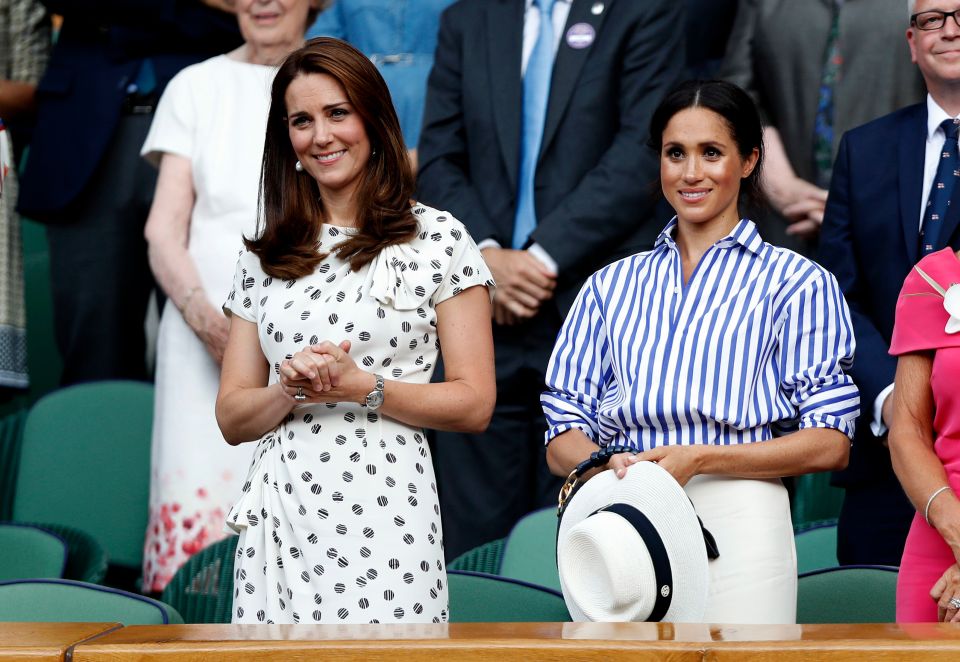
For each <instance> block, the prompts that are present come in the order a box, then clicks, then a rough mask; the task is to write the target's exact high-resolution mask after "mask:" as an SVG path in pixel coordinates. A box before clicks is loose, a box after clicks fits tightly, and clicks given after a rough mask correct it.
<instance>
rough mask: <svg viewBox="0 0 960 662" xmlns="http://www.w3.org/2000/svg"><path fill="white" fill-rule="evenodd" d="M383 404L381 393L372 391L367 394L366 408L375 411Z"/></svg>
mask: <svg viewBox="0 0 960 662" xmlns="http://www.w3.org/2000/svg"><path fill="white" fill-rule="evenodd" d="M382 404H383V391H372V392H371V393H368V394H367V407H368V408H370V409H377V408H379V407H380V405H382Z"/></svg>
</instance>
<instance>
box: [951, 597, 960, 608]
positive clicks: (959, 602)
mask: <svg viewBox="0 0 960 662" xmlns="http://www.w3.org/2000/svg"><path fill="white" fill-rule="evenodd" d="M950 607H951V608H952V609H960V598H957V597H953V598H950Z"/></svg>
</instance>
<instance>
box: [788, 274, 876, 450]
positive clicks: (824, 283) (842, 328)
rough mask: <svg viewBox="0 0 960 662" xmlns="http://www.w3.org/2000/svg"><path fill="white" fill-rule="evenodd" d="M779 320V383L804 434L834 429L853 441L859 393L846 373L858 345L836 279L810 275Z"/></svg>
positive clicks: (858, 408)
mask: <svg viewBox="0 0 960 662" xmlns="http://www.w3.org/2000/svg"><path fill="white" fill-rule="evenodd" d="M781 319H782V325H781V327H780V334H779V361H778V362H779V370H780V374H781V376H782V382H781V384H782V388H783V389H784V391H785V393H786V394H787V395H788V396H789V398H790V401H791V402H792V403H793V405H794V406H795V407H796V408H797V411H798V412H799V427H800V429H801V430H802V429H804V428H833V429H836V430H839V431H841V432H843V433H844V434H845V435H847V436H848V437H851V438H852V437H853V434H854V430H855V422H856V419H857V416H858V415H859V414H860V394H859V391H858V389H857V387H856V385H855V384H854V383H853V379H852V378H851V377H850V375H849V374H847V370H849V368H850V366H851V365H852V363H853V353H854V349H855V346H856V342H855V340H854V335H853V324H852V323H851V321H850V310H849V309H848V308H847V303H846V301H845V300H844V298H843V294H842V293H841V292H840V287H839V286H838V285H837V281H836V279H835V278H834V277H833V275H832V274H830V273H828V272H826V271H824V270H823V269H816V270H815V271H814V272H813V273H812V274H810V275H809V282H806V283H804V284H802V286H799V287H797V289H796V290H795V292H794V293H793V295H792V296H791V297H790V300H789V302H788V304H787V305H786V306H785V308H784V310H783V312H782V316H781Z"/></svg>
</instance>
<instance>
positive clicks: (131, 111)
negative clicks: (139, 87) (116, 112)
mask: <svg viewBox="0 0 960 662" xmlns="http://www.w3.org/2000/svg"><path fill="white" fill-rule="evenodd" d="M159 101H160V97H159V95H157V94H156V93H154V92H151V93H150V94H140V93H139V92H133V93H131V94H128V95H127V96H126V97H124V99H123V105H122V106H121V112H122V113H123V114H124V115H149V114H151V113H152V112H153V111H154V110H156V109H157V103H158V102H159Z"/></svg>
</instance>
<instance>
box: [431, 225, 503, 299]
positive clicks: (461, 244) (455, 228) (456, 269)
mask: <svg viewBox="0 0 960 662" xmlns="http://www.w3.org/2000/svg"><path fill="white" fill-rule="evenodd" d="M449 222H450V228H449V230H448V231H449V232H450V235H451V237H452V238H453V240H454V241H453V243H452V244H451V248H452V249H453V255H451V257H450V262H449V266H448V268H447V270H446V273H444V274H443V275H442V276H441V281H440V285H439V286H438V287H437V290H436V293H435V294H434V297H433V302H434V304H438V303H440V302H441V301H446V300H447V299H449V298H450V297H454V296H456V295H458V294H460V293H461V292H463V291H464V290H466V289H468V288H470V287H474V286H476V285H484V286H485V287H486V288H487V289H488V290H489V292H490V297H491V300H492V298H493V290H494V288H495V286H496V285H495V284H494V282H493V275H492V274H491V273H490V269H489V268H488V267H487V263H486V262H484V261H483V256H482V255H481V254H480V249H479V248H477V244H476V243H474V241H473V237H471V236H470V233H469V232H467V229H466V228H465V227H464V226H463V224H462V223H461V222H460V221H457V220H454V219H451V220H450V221H449Z"/></svg>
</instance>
